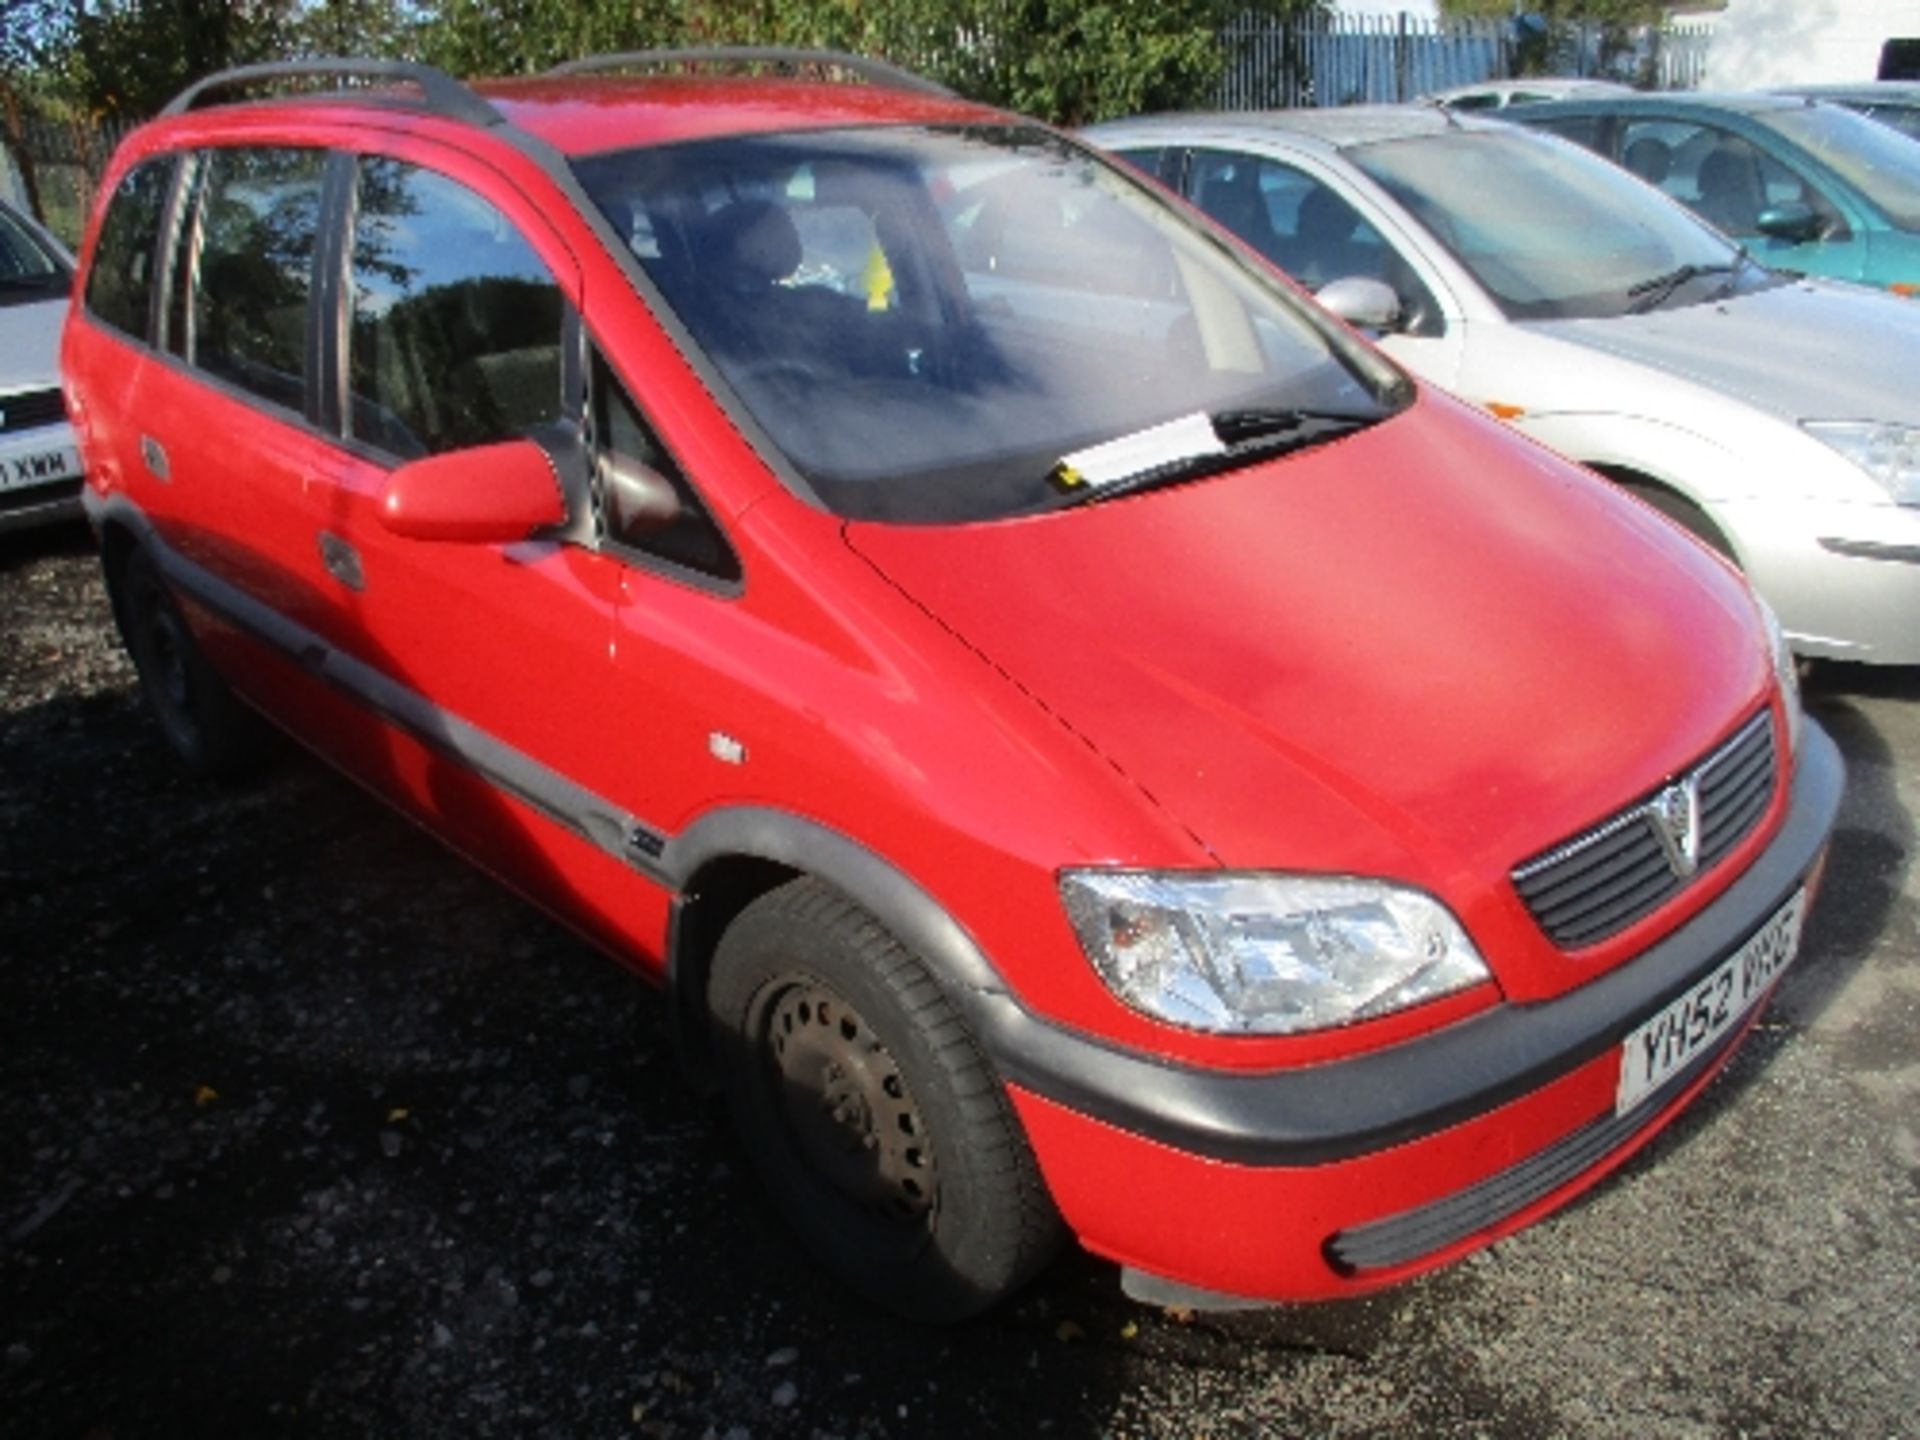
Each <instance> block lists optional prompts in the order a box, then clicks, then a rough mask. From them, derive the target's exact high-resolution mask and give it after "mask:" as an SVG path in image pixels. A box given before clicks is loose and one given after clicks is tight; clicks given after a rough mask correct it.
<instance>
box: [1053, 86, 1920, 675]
mask: <svg viewBox="0 0 1920 1440" xmlns="http://www.w3.org/2000/svg"><path fill="white" fill-rule="evenodd" d="M1087 138H1089V139H1090V140H1092V141H1093V142H1094V143H1096V144H1099V145H1103V146H1105V147H1107V148H1108V149H1111V150H1114V151H1117V152H1119V153H1120V154H1122V155H1123V156H1126V157H1127V158H1128V159H1130V160H1132V161H1133V162H1134V163H1135V164H1137V165H1138V166H1140V167H1141V168H1142V169H1145V170H1147V171H1149V172H1150V173H1152V174H1154V175H1156V176H1157V177H1158V178H1159V179H1160V180H1161V181H1162V183H1164V184H1167V185H1169V186H1171V187H1172V188H1174V189H1177V190H1180V191H1182V192H1183V193H1184V194H1186V195H1187V197H1188V198H1189V199H1191V200H1192V201H1193V202H1194V203H1195V204H1196V205H1198V206H1199V207H1200V208H1201V209H1202V210H1204V211H1206V212H1207V213H1208V214H1210V215H1211V216H1213V217H1214V218H1215V219H1216V220H1218V221H1219V222H1220V223H1222V224H1223V225H1225V226H1226V227H1227V228H1228V229H1230V230H1232V231H1234V232H1236V233H1237V234H1238V235H1239V236H1240V237H1241V238H1242V239H1243V240H1244V241H1246V242H1247V243H1248V244H1250V245H1251V246H1253V247H1254V248H1255V249H1257V250H1259V251H1261V252H1262V253H1263V254H1265V255H1266V256H1267V258H1268V259H1270V260H1272V261H1273V262H1274V263H1275V264H1277V265H1279V267H1280V268H1281V269H1283V270H1285V271H1287V272H1288V273H1289V274H1290V275H1292V276H1293V278H1294V279H1295V280H1297V281H1298V282H1299V283H1301V284H1302V285H1304V286H1306V287H1307V288H1309V289H1311V290H1314V291H1316V292H1318V294H1319V297H1320V299H1321V301H1322V303H1323V304H1325V305H1327V307H1328V308H1329V309H1332V310H1334V311H1335V312H1336V313H1338V314H1340V315H1342V316H1343V317H1344V318H1346V319H1347V320H1348V321H1349V322H1350V323H1354V324H1356V325H1359V326H1361V327H1362V328H1367V329H1371V330H1373V331H1375V332H1376V335H1377V338H1378V339H1379V341H1380V344H1381V346H1382V348H1384V349H1385V350H1386V351H1387V352H1388V353H1389V354H1390V355H1392V356H1394V357H1395V358H1397V359H1399V360H1400V361H1401V362H1403V363H1404V364H1405V365H1406V366H1407V368H1408V369H1410V370H1412V371H1413V372H1414V373H1415V374H1417V375H1419V376H1421V377H1422V378H1424V379H1426V380H1429V381H1432V382H1433V383H1435V384H1437V385H1440V386H1443V387H1445V388H1447V389H1449V390H1452V391H1453V392H1454V393H1456V394H1457V395H1460V396H1462V397H1463V398H1465V399H1467V400H1469V401H1471V402H1472V403H1474V404H1476V405H1480V406H1484V407H1485V408H1486V409H1488V410H1490V411H1491V412H1492V413H1494V414H1495V415H1498V416H1499V417H1501V418H1502V419H1504V420H1506V421H1508V422H1509V423H1511V424H1512V425H1513V426H1514V427H1515V428H1516V429H1518V430H1521V431H1523V432H1525V433H1526V434H1528V435H1531V436H1533V437H1534V438H1536V439H1538V440H1540V441H1542V442H1544V443H1545V444H1547V445H1549V446H1551V447H1552V448H1553V449H1555V450H1558V451H1560V452H1561V453H1562V454H1564V455H1568V456H1571V457H1572V458H1574V459H1576V460H1580V461H1582V462H1584V463H1585V464H1587V465H1589V466H1591V467H1592V468H1593V469H1595V470H1598V471H1600V472H1601V473H1602V474H1604V475H1607V476H1608V477H1610V478H1611V479H1613V480H1615V481H1617V482H1619V483H1620V484H1622V485H1624V486H1626V487H1627V488H1628V489H1630V490H1633V491H1634V492H1635V493H1637V494H1639V495H1640V496H1641V497H1642V498H1643V499H1645V500H1647V501H1648V502H1649V503H1651V504H1653V505H1655V506H1656V507H1658V508H1659V509H1661V510H1663V511H1665V512H1666V513H1667V514H1669V515H1670V516H1672V517H1673V518H1674V519H1676V520H1677V521H1679V522H1680V523H1681V524H1683V525H1685V526H1687V527H1688V528H1689V529H1691V530H1693V531H1694V532H1695V533H1696V534H1697V535H1699V536H1700V537H1701V538H1702V539H1704V540H1705V541H1707V543H1709V544H1711V545H1714V546H1716V547H1717V548H1719V549H1720V550H1721V551H1723V552H1724V553H1725V554H1727V555H1728V556H1730V557H1731V558H1732V559H1733V560H1734V562H1735V563H1736V564H1738V565H1739V566H1740V567H1741V569H1742V570H1744V571H1745V572H1746V574H1747V576H1748V578H1749V579H1750V580H1751V581H1752V583H1753V585H1754V587H1755V588H1756V589H1757V590H1759V591H1760V593H1761V594H1762V595H1764V596H1765V597H1766V598H1767V599H1768V600H1769V601H1771V602H1772V604H1773V606H1774V608H1775V609H1776V610H1777V611H1778V612H1779V615H1780V618H1781V620H1782V622H1783V623H1784V625H1785V626H1786V628H1787V630H1788V633H1789V635H1790V637H1791V639H1792V641H1793V645H1794V648H1795V649H1796V650H1797V651H1799V652H1800V653H1801V654H1804V655H1810V656H1827V657H1834V658H1841V659H1849V660H1862V661H1870V662H1875V663H1880V664H1904V665H1910V664H1920V384H1916V383H1915V379H1914V377H1915V376H1917V375H1920V304H1915V303H1913V302H1911V301H1906V300H1900V299H1896V298H1894V297H1892V296H1889V295H1887V294H1885V293H1884V292H1880V291H1874V290H1867V289H1862V288H1856V287H1853V286H1846V285H1840V284H1837V283H1831V282H1819V281H1803V280H1797V279H1790V278H1788V277H1786V276H1783V275H1780V274H1777V273H1775V272H1773V271H1770V270H1767V269H1765V268H1764V267H1762V266H1760V265H1758V264H1757V263H1755V262H1754V261H1753V260H1751V259H1750V258H1748V257H1747V256H1746V255H1745V253H1744V252H1742V251H1741V250H1739V249H1738V248H1737V247H1735V246H1734V245H1733V244H1732V243H1731V242H1729V241H1728V240H1727V239H1726V238H1725V237H1724V236H1722V235H1721V234H1720V233H1719V232H1718V231H1715V230H1713V229H1711V228H1709V227H1708V226H1707V225H1706V224H1705V223H1704V222H1703V221H1701V220H1699V219H1697V218H1696V217H1694V216H1693V215H1692V214H1691V213H1690V212H1688V211H1687V210H1685V209H1684V208H1682V207H1681V206H1679V205H1677V204H1675V203H1674V202H1673V201H1671V200H1668V199H1667V198H1666V197H1665V196H1663V195H1661V194H1660V193H1659V192H1657V191H1656V190H1654V189H1652V188H1651V187H1649V186H1647V185H1645V184H1643V183H1642V182H1641V181H1639V180H1637V179H1635V178H1634V177H1633V176H1631V175H1629V174H1628V173H1627V172H1625V171H1623V170H1620V169H1618V168H1616V167H1614V166H1612V165H1609V164H1607V163H1606V162H1605V161H1602V160H1599V159H1598V158H1597V157H1595V156H1594V155H1592V154H1590V153H1588V152H1587V151H1585V150H1582V149H1580V148H1578V147H1577V146H1573V145H1570V144H1568V143H1566V142H1564V141H1560V140H1556V139H1554V138H1552V137H1551V136H1546V135H1541V134H1537V133H1533V132H1529V131H1525V130H1522V129H1520V128H1518V127H1516V126H1511V125H1505V124H1502V123H1500V122H1498V121H1491V120H1481V119H1477V118H1474V117H1470V116H1460V115H1456V114H1453V113H1451V112H1448V111H1442V110H1436V109H1434V108H1432V107H1430V106H1398V107H1354V108H1349V109H1328V110H1302V111H1290V112H1283V113H1268V114H1257V115H1209V116H1187V117H1178V116H1170V117H1164V118H1159V119H1152V120H1137V121H1121V122H1117V123H1114V124H1111V125H1105V126H1098V127H1095V128H1094V129H1092V130H1090V131H1089V132H1088V135H1087Z"/></svg>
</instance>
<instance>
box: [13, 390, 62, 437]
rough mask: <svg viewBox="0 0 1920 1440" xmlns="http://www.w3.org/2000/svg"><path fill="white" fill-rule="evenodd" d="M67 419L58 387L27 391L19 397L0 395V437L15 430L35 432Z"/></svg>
mask: <svg viewBox="0 0 1920 1440" xmlns="http://www.w3.org/2000/svg"><path fill="white" fill-rule="evenodd" d="M66 418H67V407H66V402H64V401H63V400H61V398H60V391H59V389H58V387H56V388H54V389H52V390H28V391H24V392H22V393H21V394H19V395H0V435H11V434H12V433H13V432H14V431H16V430H37V429H39V428H40V427H41V426H42V425H53V424H57V423H58V422H60V421H62V420H64V419H66Z"/></svg>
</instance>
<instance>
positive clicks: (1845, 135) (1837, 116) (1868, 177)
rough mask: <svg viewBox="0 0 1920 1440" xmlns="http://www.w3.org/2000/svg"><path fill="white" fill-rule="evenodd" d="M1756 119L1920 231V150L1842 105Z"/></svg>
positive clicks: (1901, 224) (1902, 224)
mask: <svg viewBox="0 0 1920 1440" xmlns="http://www.w3.org/2000/svg"><path fill="white" fill-rule="evenodd" d="M1753 118H1754V119H1756V120H1758V121H1759V122H1760V123H1761V124H1762V125H1765V126H1766V127H1767V128H1768V129H1770V130H1772V131H1774V132H1775V133H1776V134H1779V135H1783V136H1785V137H1786V138H1787V139H1788V140H1790V141H1792V142H1793V143H1794V144H1795V145H1798V146H1799V147H1800V148H1801V149H1802V150H1805V151H1806V152H1807V153H1808V154H1809V155H1811V156H1813V157H1814V159H1816V160H1818V161H1819V162H1820V163H1821V164H1822V165H1825V166H1826V167H1827V168H1828V169H1829V170H1832V171H1833V172H1834V173H1835V174H1837V175H1839V176H1840V177H1841V178H1842V179H1844V180H1846V181H1847V182H1849V183H1850V184H1851V185H1852V186H1853V187H1854V188H1855V189H1857V190H1858V191H1859V192H1860V193H1861V194H1862V195H1864V196H1866V197H1867V199H1868V200H1869V201H1870V202H1871V203H1872V204H1873V205H1875V206H1876V207H1878V209H1879V210H1880V211H1881V212H1882V213H1883V214H1884V215H1885V216H1886V217H1887V218H1888V219H1889V220H1891V221H1892V222H1893V223H1894V224H1895V225H1897V226H1899V227H1900V228H1901V229H1902V230H1915V231H1920V144H1916V143H1915V142H1914V141H1913V140H1911V139H1910V138H1908V137H1907V136H1904V135H1900V134H1898V133H1896V132H1895V131H1892V130H1889V129H1888V128H1887V127H1886V126H1884V125H1878V124H1875V123H1874V122H1873V121H1871V120H1869V119H1867V118H1866V117H1865V116H1863V115H1859V114H1856V113H1855V112H1853V111H1851V110H1847V109H1843V108H1842V107H1840V106H1838V105H1807V106H1796V107H1795V108H1794V109H1791V110H1769V111H1766V112H1764V113H1762V114H1759V115H1756V116H1754V117H1753Z"/></svg>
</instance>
